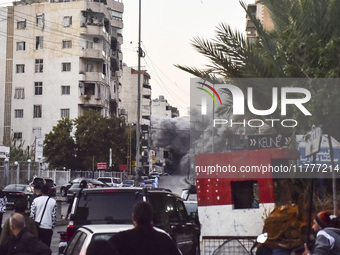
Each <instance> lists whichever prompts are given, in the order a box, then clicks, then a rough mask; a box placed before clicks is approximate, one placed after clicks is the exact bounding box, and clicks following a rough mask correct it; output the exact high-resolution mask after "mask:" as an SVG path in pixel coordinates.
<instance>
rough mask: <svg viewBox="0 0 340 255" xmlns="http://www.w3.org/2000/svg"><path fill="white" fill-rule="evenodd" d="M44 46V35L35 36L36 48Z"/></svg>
mask: <svg viewBox="0 0 340 255" xmlns="http://www.w3.org/2000/svg"><path fill="white" fill-rule="evenodd" d="M43 48H44V37H43V36H36V37H35V49H36V50H39V49H43Z"/></svg>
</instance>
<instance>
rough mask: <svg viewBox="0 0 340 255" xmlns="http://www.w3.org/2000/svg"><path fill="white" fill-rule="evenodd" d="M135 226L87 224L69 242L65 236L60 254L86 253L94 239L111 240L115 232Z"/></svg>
mask: <svg viewBox="0 0 340 255" xmlns="http://www.w3.org/2000/svg"><path fill="white" fill-rule="evenodd" d="M131 228H133V225H125V224H121V225H85V226H83V227H81V228H79V229H78V230H77V231H76V232H75V234H74V236H73V237H72V239H71V240H70V242H69V243H68V244H67V242H66V240H65V239H63V237H62V238H61V240H60V243H59V254H60V255H73V254H86V250H87V247H88V246H89V245H90V243H91V242H92V241H94V240H109V239H110V237H112V236H113V235H114V234H116V233H118V232H120V231H124V230H128V229H131Z"/></svg>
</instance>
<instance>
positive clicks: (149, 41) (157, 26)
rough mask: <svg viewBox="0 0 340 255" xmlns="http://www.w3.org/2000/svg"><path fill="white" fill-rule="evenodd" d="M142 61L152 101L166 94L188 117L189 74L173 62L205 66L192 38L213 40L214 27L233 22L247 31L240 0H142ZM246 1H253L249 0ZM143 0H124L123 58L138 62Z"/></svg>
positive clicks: (182, 114) (235, 26) (238, 28)
mask: <svg viewBox="0 0 340 255" xmlns="http://www.w3.org/2000/svg"><path fill="white" fill-rule="evenodd" d="M141 2H142V15H141V17H142V22H141V24H142V25H141V38H142V49H143V50H144V51H145V53H146V56H145V58H144V59H142V62H141V65H142V67H143V68H144V69H146V70H147V71H148V73H149V74H150V75H151V80H150V85H151V86H152V99H155V98H158V96H159V95H164V96H165V99H166V100H168V102H169V103H170V104H171V105H172V106H174V107H178V109H179V111H180V116H185V115H188V109H189V106H190V78H193V76H192V75H191V74H188V73H186V72H184V71H182V70H180V69H178V68H177V67H175V66H174V65H175V64H180V65H185V66H195V67H201V68H204V66H205V65H208V64H209V61H208V59H206V58H204V57H203V56H201V55H200V54H199V53H198V52H197V51H195V49H194V48H193V47H192V45H191V42H192V39H193V38H194V37H200V38H205V39H213V38H214V36H215V31H216V26H218V25H219V24H220V23H225V24H229V25H230V26H231V28H233V29H234V30H238V31H240V32H244V33H245V26H246V13H245V11H244V10H243V8H242V7H241V5H240V3H239V1H238V0H172V1H164V0H141ZM245 2H246V3H247V4H249V3H254V0H246V1H245ZM138 6H139V0H124V15H123V22H124V29H123V39H124V43H123V45H122V51H123V62H125V63H126V64H127V65H128V66H131V67H136V68H137V66H138V56H137V49H138V10H139V9H138Z"/></svg>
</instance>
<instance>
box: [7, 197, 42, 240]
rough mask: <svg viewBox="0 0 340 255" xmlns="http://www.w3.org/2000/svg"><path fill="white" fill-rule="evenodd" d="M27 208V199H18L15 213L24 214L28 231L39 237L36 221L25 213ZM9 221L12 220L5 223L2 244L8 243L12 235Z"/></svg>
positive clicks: (14, 209)
mask: <svg viewBox="0 0 340 255" xmlns="http://www.w3.org/2000/svg"><path fill="white" fill-rule="evenodd" d="M26 207H27V201H26V199H24V198H22V199H17V200H16V201H15V202H14V208H13V212H16V213H20V214H22V215H23V216H24V218H25V225H26V228H27V230H28V231H30V232H31V233H32V234H33V235H34V236H36V237H38V229H37V227H36V225H35V221H34V220H33V219H32V218H30V217H29V215H28V214H26V213H25V210H26ZM9 219H10V218H8V219H7V220H6V221H5V223H4V225H3V226H2V232H1V236H0V244H4V243H6V242H7V241H8V239H9V238H10V237H11V235H12V231H11V227H10V224H9Z"/></svg>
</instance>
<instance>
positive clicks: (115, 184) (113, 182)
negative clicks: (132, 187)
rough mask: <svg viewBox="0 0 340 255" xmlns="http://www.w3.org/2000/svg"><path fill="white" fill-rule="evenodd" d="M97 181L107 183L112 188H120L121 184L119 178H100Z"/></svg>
mask: <svg viewBox="0 0 340 255" xmlns="http://www.w3.org/2000/svg"><path fill="white" fill-rule="evenodd" d="M97 180H98V181H101V182H103V183H106V184H107V185H109V186H111V187H118V186H119V184H120V183H121V181H120V178H118V177H98V178H97Z"/></svg>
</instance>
